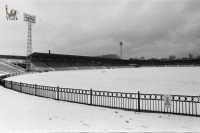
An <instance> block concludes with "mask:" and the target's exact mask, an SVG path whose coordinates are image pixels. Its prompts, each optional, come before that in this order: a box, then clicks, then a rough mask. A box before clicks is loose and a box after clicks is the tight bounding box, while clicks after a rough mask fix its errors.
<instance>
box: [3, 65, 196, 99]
mask: <svg viewBox="0 0 200 133" xmlns="http://www.w3.org/2000/svg"><path fill="white" fill-rule="evenodd" d="M7 80H12V81H16V82H23V83H30V84H38V85H46V86H55V87H56V86H60V87H63V88H74V89H87V90H89V89H90V88H92V89H93V90H105V91H113V92H132V93H137V92H138V91H140V92H141V93H154V94H172V95H173V94H174V95H175V94H177V95H194V96H199V95H200V89H199V86H200V68H199V67H158V68H157V67H150V68H129V69H106V70H81V71H60V72H49V73H39V74H31V75H22V76H17V77H11V78H8V79H7Z"/></svg>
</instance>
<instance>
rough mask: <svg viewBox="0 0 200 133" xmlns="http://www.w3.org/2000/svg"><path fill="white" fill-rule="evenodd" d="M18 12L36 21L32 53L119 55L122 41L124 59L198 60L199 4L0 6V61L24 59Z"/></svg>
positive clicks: (81, 1)
mask: <svg viewBox="0 0 200 133" xmlns="http://www.w3.org/2000/svg"><path fill="white" fill-rule="evenodd" d="M5 5H8V11H10V10H11V9H15V10H18V11H19V13H18V20H17V21H7V20H6V11H5ZM24 12H26V13H29V14H32V15H36V24H34V25H33V26H32V39H33V42H32V45H33V52H48V50H49V49H51V51H52V53H58V54H72V55H83V56H98V55H103V54H119V51H120V50H119V42H120V41H122V42H123V57H124V58H134V57H141V56H144V57H145V58H152V57H156V58H162V57H168V56H169V55H172V54H173V55H175V56H177V57H183V56H184V57H187V56H188V54H189V53H192V54H194V55H200V0H21V1H19V0H18V1H17V0H0V46H1V47H0V54H1V55H2V54H3V55H8V54H15V55H26V45H27V31H28V26H27V24H26V23H25V22H24V21H23V13H24Z"/></svg>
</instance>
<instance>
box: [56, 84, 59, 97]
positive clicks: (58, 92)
mask: <svg viewBox="0 0 200 133" xmlns="http://www.w3.org/2000/svg"><path fill="white" fill-rule="evenodd" d="M56 100H59V86H58V87H57V98H56Z"/></svg>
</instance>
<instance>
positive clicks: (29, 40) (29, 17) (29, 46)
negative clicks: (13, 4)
mask: <svg viewBox="0 0 200 133" xmlns="http://www.w3.org/2000/svg"><path fill="white" fill-rule="evenodd" d="M24 21H26V22H27V23H28V36H27V56H29V55H30V54H31V53H32V29H31V25H32V24H34V23H35V22H36V16H33V15H30V14H27V13H24Z"/></svg>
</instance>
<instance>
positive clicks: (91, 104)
mask: <svg viewBox="0 0 200 133" xmlns="http://www.w3.org/2000/svg"><path fill="white" fill-rule="evenodd" d="M90 105H92V88H91V89H90Z"/></svg>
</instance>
